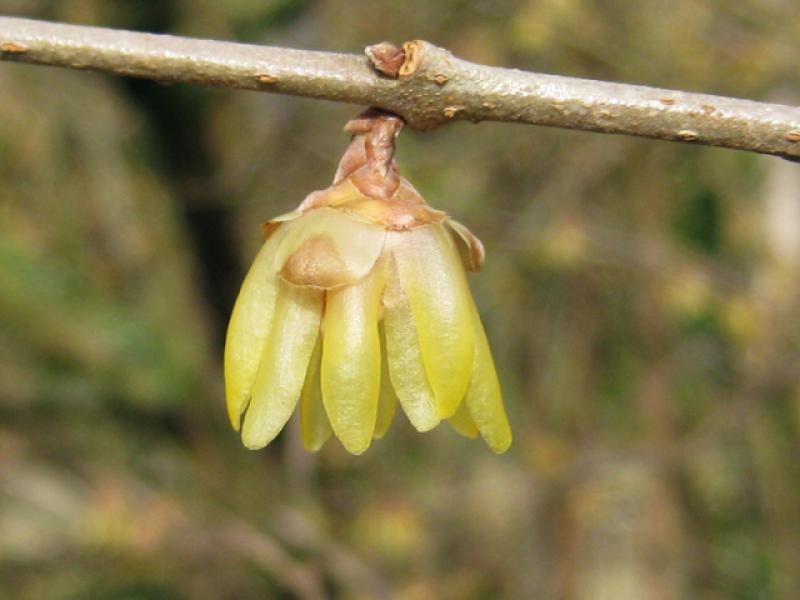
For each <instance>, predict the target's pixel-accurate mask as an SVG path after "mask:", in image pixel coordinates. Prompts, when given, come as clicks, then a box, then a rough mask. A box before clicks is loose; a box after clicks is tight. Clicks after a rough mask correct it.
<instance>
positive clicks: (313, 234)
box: [275, 207, 386, 289]
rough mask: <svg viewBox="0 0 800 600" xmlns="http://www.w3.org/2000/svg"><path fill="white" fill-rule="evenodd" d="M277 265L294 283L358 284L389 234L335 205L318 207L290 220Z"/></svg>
mask: <svg viewBox="0 0 800 600" xmlns="http://www.w3.org/2000/svg"><path fill="white" fill-rule="evenodd" d="M286 229H287V231H286V235H285V236H284V237H283V240H282V241H281V243H280V245H279V247H278V249H277V251H276V253H275V266H276V268H277V270H278V272H279V273H280V274H281V276H282V277H283V278H284V279H286V281H289V282H291V283H294V284H295V285H302V286H313V287H318V288H323V289H333V288H337V287H342V286H345V285H349V284H352V283H355V282H356V281H358V280H360V279H362V278H363V277H364V276H366V275H367V273H369V272H370V270H372V267H373V266H374V265H375V262H376V261H377V259H378V256H379V255H380V252H381V249H382V248H383V243H384V240H385V236H386V233H385V231H384V229H383V227H382V226H380V225H375V224H374V223H367V222H365V221H361V220H358V219H356V218H354V217H351V216H348V215H347V214H345V213H343V212H342V211H340V210H337V209H334V208H327V207H323V208H317V209H314V210H311V211H309V212H308V213H306V214H305V215H303V216H302V217H300V218H298V219H295V220H294V221H291V222H290V223H287V225H286Z"/></svg>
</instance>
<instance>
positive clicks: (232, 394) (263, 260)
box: [225, 229, 284, 431]
mask: <svg viewBox="0 0 800 600" xmlns="http://www.w3.org/2000/svg"><path fill="white" fill-rule="evenodd" d="M283 233H284V232H283V230H281V229H279V230H277V231H275V232H274V235H272V236H271V237H270V238H269V239H268V240H267V241H266V242H265V243H264V245H263V246H262V247H261V250H260V251H259V253H258V255H257V256H256V259H255V261H254V262H253V266H252V267H250V271H249V272H248V273H247V276H246V277H245V279H244V283H242V288H241V290H240V291H239V297H238V298H237V299H236V304H235V305H234V307H233V313H232V314H231V320H230V323H229V324H228V334H227V337H226V339H225V397H226V399H227V405H228V417H229V418H230V421H231V425H233V428H234V429H236V430H237V431H238V430H239V423H240V420H241V416H242V413H243V412H244V410H245V408H247V403H248V402H249V400H250V394H251V392H252V390H253V382H254V381H255V379H256V372H257V371H258V365H259V363H260V362H261V355H262V354H263V352H264V343H265V341H266V339H267V335H268V333H269V330H270V324H271V323H272V313H273V310H274V307H275V295H276V291H277V282H278V277H277V275H276V271H275V260H274V254H275V248H276V247H277V246H278V243H279V242H280V239H281V238H282V236H283Z"/></svg>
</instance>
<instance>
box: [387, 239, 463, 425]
mask: <svg viewBox="0 0 800 600" xmlns="http://www.w3.org/2000/svg"><path fill="white" fill-rule="evenodd" d="M387 235H388V236H389V237H387V243H388V244H389V247H390V248H391V251H392V254H393V256H394V258H395V260H396V262H397V267H398V273H399V275H400V282H401V285H402V287H403V290H404V291H405V293H406V295H407V297H408V299H409V301H410V303H411V308H412V311H413V313H414V318H415V320H416V324H417V332H418V334H419V346H420V350H421V351H422V358H423V362H424V365H425V372H426V373H427V375H428V381H429V382H430V385H431V387H432V388H433V391H434V394H435V396H436V402H437V406H438V409H439V416H440V417H442V418H447V417H450V416H452V415H453V413H454V412H455V411H456V409H457V408H458V405H459V404H460V403H461V400H462V399H463V398H464V393H465V392H466V390H467V386H468V385H469V380H470V376H471V374H472V363H473V357H474V353H475V334H474V332H473V328H472V325H471V315H470V306H471V303H472V297H471V295H470V292H469V287H468V286H467V280H466V275H465V273H464V267H463V266H462V264H461V259H460V258H459V256H458V252H457V250H456V248H455V243H454V242H453V240H452V238H451V237H450V235H449V234H448V233H447V232H446V231H445V229H444V228H443V227H442V226H441V225H439V224H432V225H427V226H425V227H419V228H417V229H412V230H410V231H403V232H389V233H388V234H387ZM401 400H402V397H401Z"/></svg>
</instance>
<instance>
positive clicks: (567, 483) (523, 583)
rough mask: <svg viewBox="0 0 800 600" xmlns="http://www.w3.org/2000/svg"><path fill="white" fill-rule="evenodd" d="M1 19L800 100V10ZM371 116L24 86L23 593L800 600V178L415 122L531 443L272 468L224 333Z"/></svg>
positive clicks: (316, 4) (441, 446) (11, 125)
mask: <svg viewBox="0 0 800 600" xmlns="http://www.w3.org/2000/svg"><path fill="white" fill-rule="evenodd" d="M0 13H3V14H15V15H20V16H30V17H37V18H47V19H53V20H61V21H66V22H73V23H82V24H96V25H101V26H111V27H125V28H131V29H142V30H149V31H165V32H170V33H175V34H180V35H191V36H197V37H210V38H220V39H238V40H242V41H248V42H254V43H264V44H272V45H283V46H290V47H301V48H318V49H326V50H335V51H348V52H359V51H360V50H361V49H362V48H363V47H364V46H365V45H367V44H369V43H374V42H376V41H379V40H383V39H390V40H394V41H403V40H406V39H415V38H423V39H429V40H431V41H433V42H435V43H438V44H440V45H443V46H447V47H449V48H451V49H452V50H453V51H454V52H455V53H456V54H458V55H460V56H463V57H465V58H468V59H471V60H476V61H480V62H484V63H490V64H497V65H502V66H509V67H518V68H524V69H532V70H540V71H545V72H553V73H560V74H566V75H573V76H582V77H592V78H597V79H608V80H613V81H625V82H633V83H643V84H650V85H658V86H662V87H669V88H680V89H688V90H696V91H704V92H711V93H723V94H729V95H735V96H742V97H751V98H756V99H778V100H780V101H783V102H788V103H796V102H797V100H798V97H800V90H798V89H797V84H796V74H797V69H798V58H797V57H798V56H799V55H800V53H798V50H800V47H798V46H799V44H798V41H797V35H796V32H797V30H798V28H800V12H798V11H797V10H796V5H795V2H794V1H793V0H769V1H766V0H742V1H740V2H726V1H724V0H699V1H698V0H674V1H672V2H659V1H657V0H501V1H496V2H490V1H482V0H471V1H466V0H447V1H442V2H436V3H434V2H423V1H422V0H409V1H407V2H402V3H400V2H388V1H386V0H372V1H370V2H364V1H360V0H359V1H355V2H333V1H321V0H319V1H315V0H235V1H231V2H211V1H209V0H165V1H161V2H126V1H123V0H113V1H112V0H106V1H103V2H101V1H99V0H59V1H53V0H35V1H25V2H22V1H19V0H0ZM356 111H357V108H356V107H352V106H344V105H336V104H332V103H325V102H318V101H311V100H304V99H298V98H288V97H278V96H268V95H259V94H253V93H246V92H237V91H223V90H209V89H200V88H195V87H190V86H171V87H165V86H160V85H158V84H155V83H152V82H145V81H130V80H122V79H114V78H107V77H103V76H100V75H96V74H89V73H77V72H62V71H57V70H52V69H41V68H38V67H30V66H24V65H12V64H2V65H0V596H1V597H4V598H5V597H9V598H20V599H39V598H78V599H83V598H87V599H88V598H92V599H98V598H100V599H126V600H127V599H134V598H136V599H153V600H156V599H157V600H166V599H173V598H175V599H181V598H199V599H203V598H209V599H211V598H214V599H217V598H251V597H252V598H265V597H266V598H294V597H298V598H322V597H336V598H352V599H361V598H380V597H399V598H409V599H428V598H430V599H434V598H436V599H438V598H459V599H461V598H475V599H483V598H513V599H515V598H538V599H548V598H554V599H555V598H565V599H573V598H575V599H579V598H580V599H583V598H587V599H592V600H595V599H605V598H614V599H623V600H624V599H627V598H630V599H638V598H655V599H664V600H669V599H673V598H704V599H709V600H716V599H723V598H732V599H742V600H744V599H771V598H775V599H778V598H798V597H800V571H798V569H797V565H800V463H798V461H797V460H796V457H797V456H799V455H800V386H799V385H798V382H799V381H800V379H799V378H798V367H797V365H798V364H800V363H798V357H799V356H800V322H798V317H797V308H798V301H799V300H800V295H799V292H800V288H798V284H797V277H796V273H797V268H798V266H799V265H800V213H798V212H797V209H795V208H794V207H795V206H796V205H797V203H798V201H800V191H798V190H800V174H799V173H798V170H797V167H796V166H794V165H790V164H788V163H783V162H781V161H779V160H777V159H766V158H763V157H757V156H754V155H748V154H744V153H736V152H732V151H725V150H719V149H711V148H701V147H691V146H687V145H680V144H670V143H666V142H658V141H647V140H636V139H626V138H620V137H612V136H603V135H595V134H587V133H578V132H567V131H560V130H547V129H541V128H532V127H522V126H517V125H513V126H512V125H503V124H489V123H487V124H481V125H478V126H474V125H468V124H458V125H453V126H451V127H448V128H445V129H443V130H441V131H436V132H433V133H426V134H420V133H416V132H413V131H406V132H405V133H403V135H402V136H401V139H400V143H399V160H400V163H401V167H402V168H403V170H404V171H405V173H406V174H407V175H408V176H409V178H410V179H411V180H412V181H413V182H414V183H415V185H416V186H417V187H418V188H419V189H420V190H421V191H422V193H423V194H424V195H425V196H426V197H427V198H428V200H429V201H430V202H431V203H432V204H433V205H434V206H436V207H437V208H441V209H444V210H447V211H448V212H450V213H451V214H453V215H454V216H455V217H456V218H458V219H459V220H462V221H463V222H465V223H466V224H468V225H469V227H470V228H471V229H472V230H473V231H474V232H475V233H476V234H477V235H479V236H480V237H481V238H482V240H483V241H484V243H485V244H486V247H487V250H488V261H487V265H486V267H485V269H484V271H483V273H481V274H480V275H478V276H475V277H473V278H472V280H471V283H472V286H473V290H474V292H475V295H476V297H477V300H478V305H479V307H480V308H481V312H482V315H483V318H484V321H485V324H486V326H487V330H488V334H489V338H490V340H491V342H492V346H493V348H494V352H495V359H496V362H497V364H498V367H499V369H500V371H501V380H502V381H503V384H504V389H505V394H506V397H507V404H508V407H509V410H510V413H511V418H512V426H513V428H514V430H515V443H514V445H513V446H512V449H511V450H510V451H509V453H508V454H506V455H504V456H500V457H495V456H492V455H490V454H489V453H488V451H487V450H486V449H485V448H484V447H483V446H482V445H481V444H480V443H474V442H470V441H466V440H462V439H460V438H458V437H457V436H456V435H455V434H454V433H453V432H452V431H450V430H448V428H447V427H440V428H438V429H437V430H435V431H434V432H431V433H428V434H425V435H418V434H416V433H415V432H413V431H412V429H411V428H410V426H409V425H408V424H407V423H405V422H404V421H403V418H402V417H399V418H398V419H397V422H396V423H395V424H394V426H393V428H392V430H391V431H390V433H389V435H388V436H387V437H386V439H384V440H382V441H380V442H377V443H376V444H374V446H373V448H371V449H370V451H369V452H368V453H367V454H365V455H364V456H361V457H352V456H350V455H348V454H347V453H346V452H344V451H343V450H342V449H341V448H340V447H339V446H338V445H337V443H336V442H331V443H329V444H328V445H327V446H326V447H325V448H324V449H323V450H322V451H321V452H320V453H319V454H317V455H308V454H306V453H304V451H303V450H302V449H301V447H300V442H299V436H298V432H297V428H296V424H295V423H293V424H290V427H288V429H287V431H286V432H285V433H284V434H283V435H282V436H281V439H280V440H279V441H278V442H277V443H275V444H273V445H271V446H270V447H268V448H267V449H266V450H264V451H262V452H258V453H252V452H249V451H247V450H245V449H244V448H243V447H241V445H240V443H239V441H238V439H237V437H236V435H235V434H234V432H232V431H230V430H229V429H228V426H227V420H226V417H225V414H224V407H223V404H224V402H223V397H222V388H221V374H220V355H221V340H222V336H223V335H224V326H225V320H226V318H227V314H228V312H229V311H230V308H231V306H232V303H233V299H234V297H235V294H236V291H237V287H238V284H239V282H240V280H241V277H242V276H243V273H244V272H245V270H246V268H247V265H248V263H249V261H250V260H251V259H252V257H253V256H254V254H255V251H256V249H257V247H258V245H259V243H260V237H259V229H258V224H259V223H260V222H261V221H263V220H265V219H266V218H268V217H269V216H271V215H275V214H279V213H282V212H285V211H287V210H290V209H292V208H293V207H294V206H295V205H296V204H298V203H299V202H300V200H302V198H303V197H304V196H305V195H306V194H307V193H308V192H310V191H312V190H314V189H319V188H322V187H325V186H326V185H327V184H328V183H329V181H330V179H331V177H332V175H333V171H334V169H335V165H336V162H337V160H338V156H339V154H340V153H341V151H342V150H343V149H344V147H345V145H346V138H345V137H344V135H343V134H342V133H341V127H342V125H343V124H344V122H345V121H346V120H347V119H348V118H349V117H351V116H352V115H353V114H354V113H355V112H356Z"/></svg>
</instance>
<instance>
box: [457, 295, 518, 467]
mask: <svg viewBox="0 0 800 600" xmlns="http://www.w3.org/2000/svg"><path fill="white" fill-rule="evenodd" d="M472 323H473V327H474V329H475V338H476V340H475V366H474V368H473V370H472V380H471V381H470V384H469V389H468V390H467V395H466V397H465V398H464V403H465V404H466V406H467V408H468V409H469V413H470V416H471V417H472V420H473V421H474V422H475V424H476V425H477V427H478V431H480V433H481V436H482V437H483V439H484V440H485V441H486V444H487V445H488V446H489V448H491V449H492V450H493V451H494V452H496V453H498V454H500V453H503V452H505V451H506V450H508V447H509V446H510V445H511V427H510V426H509V424H508V417H507V416H506V411H505V408H504V407H503V397H502V393H501V391H500V382H499V381H498V379H497V372H496V371H495V368H494V361H493V360H492V352H491V350H490V349H489V342H488V340H487V339H486V332H485V331H484V330H483V325H482V324H481V319H480V316H479V315H478V310H477V309H476V308H475V305H474V304H472Z"/></svg>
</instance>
